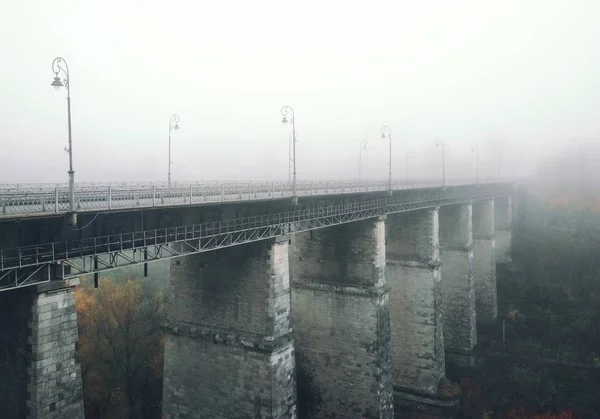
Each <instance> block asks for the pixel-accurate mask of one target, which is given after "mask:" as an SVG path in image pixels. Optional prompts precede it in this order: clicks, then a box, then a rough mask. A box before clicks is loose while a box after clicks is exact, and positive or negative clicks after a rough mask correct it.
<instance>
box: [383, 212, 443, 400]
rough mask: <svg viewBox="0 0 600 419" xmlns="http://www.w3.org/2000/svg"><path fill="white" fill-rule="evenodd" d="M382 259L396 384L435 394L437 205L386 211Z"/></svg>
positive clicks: (439, 351) (438, 376)
mask: <svg viewBox="0 0 600 419" xmlns="http://www.w3.org/2000/svg"><path fill="white" fill-rule="evenodd" d="M386 262H387V263H386V278H387V280H388V284H389V288H390V330H391V336H392V377H393V381H394V388H395V389H400V390H402V391H408V392H415V393H419V394H425V395H436V394H438V387H439V384H440V381H441V380H442V378H444V375H445V360H444V332H443V324H442V283H441V281H440V257H439V219H438V209H429V210H421V211H413V212H407V213H400V214H393V215H389V216H388V220H387V223H386Z"/></svg>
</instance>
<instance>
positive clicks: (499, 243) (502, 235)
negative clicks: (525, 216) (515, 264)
mask: <svg viewBox="0 0 600 419" xmlns="http://www.w3.org/2000/svg"><path fill="white" fill-rule="evenodd" d="M494 219H495V238H496V263H507V262H509V261H510V260H511V257H510V252H511V243H512V232H511V231H512V230H511V229H512V200H511V198H510V197H500V198H496V199H495V203H494Z"/></svg>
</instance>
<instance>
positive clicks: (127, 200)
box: [0, 181, 491, 219]
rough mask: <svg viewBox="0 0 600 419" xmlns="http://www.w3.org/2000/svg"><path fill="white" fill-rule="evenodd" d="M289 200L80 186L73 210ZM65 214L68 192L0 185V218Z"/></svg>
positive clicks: (202, 190) (262, 188) (359, 186)
mask: <svg viewBox="0 0 600 419" xmlns="http://www.w3.org/2000/svg"><path fill="white" fill-rule="evenodd" d="M490 183H491V182H490ZM469 184H470V183H469V182H453V183H449V184H447V186H463V185H465V186H466V185H469ZM471 184H472V183H471ZM441 187H443V185H442V184H441V183H425V182H423V183H414V182H394V183H393V184H392V189H393V190H407V189H425V188H441ZM386 190H388V183H387V182H382V181H361V182H358V181H331V182H327V181H320V182H298V184H297V187H296V193H297V196H298V197H299V198H303V197H310V196H326V195H340V194H353V193H364V192H377V191H386ZM291 196H292V189H291V185H290V184H289V183H288V182H248V183H218V184H216V183H207V184H189V185H176V186H173V187H169V186H167V185H164V184H157V185H151V184H142V185H140V184H133V185H127V184H118V185H99V186H97V185H96V186H95V185H92V186H88V185H85V186H78V187H76V188H75V210H76V211H77V212H99V211H110V210H126V209H136V208H139V209H142V208H154V207H172V206H183V205H203V204H214V203H220V202H223V203H225V202H228V203H231V202H251V201H257V200H276V199H285V198H290V197H291ZM68 209H69V191H68V187H65V186H57V187H50V186H42V185H36V186H28V187H17V186H13V187H9V186H6V185H5V186H0V219H3V218H4V219H7V218H21V217H39V216H48V215H53V214H54V215H56V214H63V213H66V212H67V211H68Z"/></svg>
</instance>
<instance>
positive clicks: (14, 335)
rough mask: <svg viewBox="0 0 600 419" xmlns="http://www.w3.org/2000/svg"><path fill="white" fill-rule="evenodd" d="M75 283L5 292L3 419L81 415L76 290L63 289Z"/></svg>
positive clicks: (0, 364) (0, 362)
mask: <svg viewBox="0 0 600 419" xmlns="http://www.w3.org/2000/svg"><path fill="white" fill-rule="evenodd" d="M76 282H77V281H72V282H71V284H65V283H64V282H62V281H57V282H56V283H53V284H48V285H42V286H38V287H31V288H27V289H22V290H16V291H10V292H6V293H3V295H2V300H1V303H0V304H2V309H3V310H5V312H6V316H2V320H0V321H1V322H2V323H1V325H0V330H1V332H0V333H1V337H0V339H1V340H2V344H1V345H0V347H1V348H2V349H1V350H0V370H1V371H2V383H1V384H0V405H1V406H2V407H3V414H2V415H1V416H2V417H3V418H7V419H12V418H15V419H17V418H19V419H21V418H26V419H30V418H31V419H33V418H35V419H63V418H64V419H81V418H84V411H83V387H82V382H81V369H80V365H79V355H78V346H77V345H78V334H77V313H76V311H75V294H74V288H73V287H71V286H67V287H65V285H75V284H76ZM9 319H10V321H9Z"/></svg>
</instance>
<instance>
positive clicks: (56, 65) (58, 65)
mask: <svg viewBox="0 0 600 419" xmlns="http://www.w3.org/2000/svg"><path fill="white" fill-rule="evenodd" d="M61 71H62V72H63V74H64V78H63V79H62V80H61V78H60V76H59V74H60V72H61ZM52 72H53V73H54V80H53V81H52V83H50V85H51V86H52V87H54V88H55V89H56V90H57V91H58V90H60V88H61V87H65V88H66V89H67V121H68V127H69V146H68V148H67V150H66V151H67V152H68V153H69V171H68V172H67V173H68V174H69V212H70V213H73V212H75V172H74V171H73V142H72V135H71V84H70V77H69V65H68V64H67V62H66V61H65V59H64V58H62V57H56V58H55V59H54V61H52Z"/></svg>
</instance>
